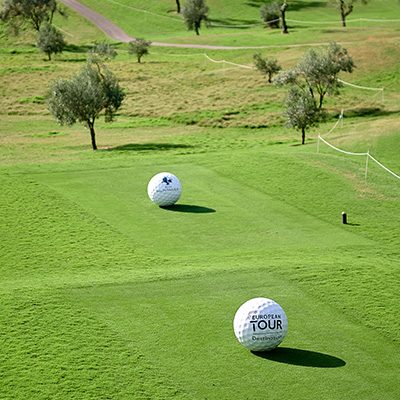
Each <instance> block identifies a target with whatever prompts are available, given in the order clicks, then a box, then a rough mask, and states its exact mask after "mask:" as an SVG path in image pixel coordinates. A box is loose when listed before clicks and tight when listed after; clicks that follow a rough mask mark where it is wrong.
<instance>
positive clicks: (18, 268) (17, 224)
mask: <svg viewBox="0 0 400 400" xmlns="http://www.w3.org/2000/svg"><path fill="white" fill-rule="evenodd" d="M120 2H123V0H120ZM139 3H140V4H139ZM254 3H255V2H254ZM88 4H89V2H88ZM92 4H93V5H95V4H94V2H93V3H92ZM106 4H108V7H109V8H107V7H106ZM232 4H233V5H236V8H234V7H232V8H230V7H227V5H226V2H217V1H214V2H211V1H210V7H211V6H212V7H213V9H214V11H213V15H212V17H213V18H214V19H215V20H217V19H224V20H225V21H223V22H228V23H233V22H236V20H237V19H239V18H240V19H242V22H243V21H244V20H249V21H253V20H254V21H255V20H256V19H257V18H258V7H252V6H251V5H249V4H248V5H246V4H245V3H243V2H232ZM293 4H294V5H295V6H297V7H298V9H297V10H296V11H294V10H293V15H297V16H299V17H304V18H305V17H306V15H307V16H309V15H312V18H313V19H314V20H320V19H322V18H323V17H325V16H326V17H328V16H330V17H331V16H333V10H332V9H330V8H328V7H325V3H324V4H319V3H318V2H293ZM306 4H308V7H307V8H305V7H304V6H305V5H306ZM390 4H392V3H390ZM390 4H389V3H388V2H380V5H381V8H380V10H379V13H378V12H377V11H376V7H378V6H377V5H376V4H375V5H373V4H372V2H371V3H370V5H368V6H367V7H361V6H360V7H358V6H357V8H356V11H357V16H360V15H362V16H364V17H365V16H371V15H374V16H377V17H381V18H389V16H390V18H395V16H396V15H397V14H395V11H393V8H392V9H391V10H392V11H391V13H390V11H389V8H390V7H389V6H390ZM130 5H132V6H140V7H144V6H146V7H148V8H147V10H148V11H151V12H156V13H164V12H167V11H168V10H170V9H173V8H174V5H175V2H173V1H172V2H171V1H168V2H167V1H166V0H165V1H162V2H154V1H149V2H146V4H145V5H143V4H142V2H130ZM317 5H318V7H317ZM96 6H99V7H100V6H101V7H102V11H103V12H104V13H107V14H108V16H109V17H111V18H114V17H115V16H118V18H120V22H121V23H123V24H128V18H129V22H130V25H131V29H132V30H131V31H129V32H130V33H132V34H136V32H139V33H143V34H144V33H146V32H147V31H146V30H145V29H150V26H151V27H152V29H153V27H154V25H156V24H157V21H158V20H157V19H156V17H154V19H151V20H150V18H152V17H150V16H151V15H152V14H148V18H149V21H152V23H153V24H152V25H146V22H145V21H144V20H143V18H140V17H137V15H140V14H137V15H136V14H128V13H126V12H125V15H124V16H123V17H122V16H119V14H118V13H119V7H116V5H115V4H114V5H113V3H111V2H98V3H96ZM311 6H315V7H311ZM374 7H375V9H374ZM224 10H226V11H227V12H226V13H225V12H224ZM214 13H215V14H214ZM168 15H171V16H172V17H174V18H175V16H174V14H173V12H170V13H169V14H168ZM354 17H356V14H354ZM399 18H400V17H399ZM296 19H297V17H296ZM166 21H167V20H166ZM174 23H175V22H174ZM57 25H58V26H60V27H62V29H63V30H65V31H66V32H68V31H70V32H72V33H73V35H74V37H73V38H72V37H67V40H68V41H69V42H70V46H69V48H68V49H67V51H66V52H64V53H63V54H62V55H58V56H57V57H55V60H54V61H52V62H48V61H46V60H45V57H44V56H43V55H41V54H40V53H38V51H37V50H36V49H35V48H34V47H33V46H32V43H33V41H34V36H33V35H31V34H30V33H29V32H27V33H26V34H25V35H24V36H22V37H21V38H20V39H18V40H16V39H15V40H14V39H13V38H11V37H9V38H4V37H3V38H2V39H1V44H2V50H1V58H0V71H1V74H0V91H1V92H0V93H1V98H0V118H1V125H0V185H1V187H2V190H1V191H0V202H1V204H2V207H1V208H0V218H1V221H2V223H1V224H0V235H1V237H2V240H1V241H0V254H1V256H0V272H1V276H2V279H1V281H0V288H1V290H0V293H1V296H0V299H1V300H0V301H1V304H2V307H1V309H0V321H1V322H0V324H1V329H0V341H1V343H2V349H3V351H2V352H1V356H0V358H1V360H0V361H1V362H0V381H1V385H0V397H1V398H2V399H13V400H14V399H26V398H32V399H43V398H76V399H100V398H110V399H146V398H147V399H148V398H151V399H167V398H168V399H169V398H182V399H190V398H192V399H200V398H209V399H232V398H253V397H262V398H264V397H271V398H296V399H299V400H302V399H307V400H308V399H310V398H329V399H333V400H335V399H338V400H339V399H340V400H341V399H343V398H357V399H362V400H369V399H371V400H372V399H376V398H380V399H385V400H386V399H387V400H393V399H396V398H398V397H399V395H400V387H399V385H398V383H397V380H398V379H397V376H398V359H399V340H400V336H399V332H400V329H399V328H400V327H399V312H398V310H399V306H400V304H399V298H398V292H399V290H400V287H399V282H400V279H399V278H400V277H399V269H398V258H399V255H400V254H399V247H398V243H399V239H400V231H399V226H400V219H399V218H400V217H399V212H398V210H399V199H400V185H399V182H398V180H396V178H394V177H392V176H391V175H390V174H388V173H387V172H385V171H384V170H383V169H382V168H380V167H379V166H378V165H376V164H374V163H373V162H372V161H370V163H369V169H368V178H367V180H365V165H366V159H365V157H351V156H346V155H341V154H339V153H337V152H335V151H334V150H332V149H330V148H328V147H326V146H323V145H322V144H320V147H319V153H317V135H318V134H322V135H324V134H326V133H327V132H328V131H329V130H330V128H331V127H332V126H333V124H334V123H335V122H336V120H337V117H338V115H339V113H340V111H341V109H342V108H343V109H344V115H345V117H344V122H343V125H341V124H340V125H339V126H338V128H337V129H336V130H335V131H334V132H332V133H331V134H330V135H329V136H328V137H327V139H328V140H329V141H330V142H332V143H333V144H334V145H335V146H338V147H340V148H343V149H345V150H348V151H353V152H365V151H368V150H369V151H370V152H371V154H373V155H374V156H375V157H377V158H378V159H379V160H380V161H382V162H384V164H385V165H387V166H388V167H389V168H391V169H393V170H394V171H395V172H397V173H399V171H400V158H399V154H398V151H397V148H398V145H399V130H400V126H399V122H398V116H399V108H398V104H399V103H398V100H399V93H400V81H399V80H398V73H399V71H398V65H399V64H398V63H399V54H398V52H396V51H394V49H396V48H397V47H396V46H397V45H398V27H397V26H392V25H388V26H387V27H382V26H376V25H373V24H372V23H371V25H369V27H370V28H369V30H366V29H363V28H362V27H360V26H358V27H353V26H352V25H349V28H348V29H347V30H346V31H345V32H342V31H341V30H339V29H336V28H335V30H333V31H330V32H326V29H325V28H318V27H315V26H313V27H312V28H310V27H301V28H300V27H299V29H298V31H297V30H296V31H293V35H292V34H290V37H289V38H288V39H286V38H283V37H282V35H280V34H275V33H273V32H266V31H265V30H261V28H254V29H253V28H252V29H251V30H249V31H241V30H236V31H235V30H228V29H222V28H221V29H220V28H218V29H220V30H219V31H215V32H220V33H218V35H215V39H214V38H212V37H211V35H210V34H209V33H206V34H205V35H204V39H201V40H203V41H204V42H205V41H206V40H208V39H209V40H210V43H211V42H212V41H214V40H215V42H217V39H218V38H219V39H218V41H219V42H220V43H225V44H233V43H235V40H236V41H237V42H238V43H240V42H244V41H243V38H244V36H245V35H247V37H246V43H249V42H251V44H258V43H260V36H258V34H263V35H264V34H267V35H268V36H271V37H272V36H273V37H274V38H275V39H274V40H276V43H279V44H280V45H281V44H285V43H286V42H285V41H286V40H287V43H288V44H289V43H294V42H298V43H302V44H304V46H301V47H289V46H285V47H274V48H269V49H265V50H263V54H264V55H269V56H274V57H277V58H278V60H279V61H280V63H281V64H282V66H283V67H284V68H290V67H292V66H293V65H294V64H295V63H296V62H297V60H298V59H299V58H300V57H301V56H302V55H303V54H304V52H305V51H306V50H307V49H308V48H309V45H307V43H309V42H310V38H312V41H325V40H327V39H332V38H335V39H336V40H338V41H343V42H346V43H347V44H346V45H345V46H346V47H348V49H349V51H350V53H351V54H352V55H353V57H354V60H355V63H356V65H357V68H356V70H355V71H354V73H353V74H352V75H347V76H345V75H343V76H341V77H342V79H344V80H346V81H350V82H352V83H356V84H360V85H367V86H373V87H381V86H382V87H384V88H385V91H384V99H383V100H382V97H381V95H380V93H377V94H375V92H367V91H361V90H358V89H352V88H349V87H344V88H343V89H342V90H341V93H340V95H339V96H337V97H328V98H327V102H326V109H327V110H328V111H329V118H328V120H327V122H326V123H324V124H322V125H321V126H320V127H318V128H313V129H312V130H310V131H309V132H308V140H307V144H306V145H305V146H299V145H298V144H299V134H298V132H296V131H294V130H290V129H288V128H287V127H285V126H284V119H283V116H282V103H283V101H284V98H285V89H278V88H276V87H274V86H270V85H267V84H266V82H265V78H263V77H262V76H261V75H259V74H258V73H257V71H253V70H248V69H242V68H234V67H232V66H229V67H228V66H227V65H225V66H222V65H221V64H215V63H212V62H210V61H207V59H206V58H205V57H204V55H203V54H202V53H203V51H199V50H194V49H193V50H191V49H187V50H182V49H180V50H179V49H168V48H166V49H162V48H151V49H150V55H149V56H147V57H146V58H144V63H143V65H139V64H137V63H136V62H135V60H134V59H133V58H131V57H130V56H128V54H127V51H126V50H127V48H126V45H122V44H118V47H117V48H118V52H119V55H118V56H117V58H116V59H115V60H113V61H112V62H110V63H109V66H110V68H111V70H112V71H113V72H115V73H116V75H117V76H118V77H119V79H120V81H121V85H122V86H123V87H124V88H125V90H126V94H127V98H126V101H125V103H124V106H123V108H122V109H121V110H120V112H119V115H118V116H117V119H116V121H115V122H114V123H113V124H105V123H104V122H102V121H101V120H99V121H98V122H97V123H96V129H97V133H98V143H99V147H100V150H99V151H97V152H93V151H91V150H90V144H89V140H88V139H89V138H88V133H87V131H86V130H85V129H84V128H83V127H82V126H80V125H75V126H73V127H64V126H58V125H57V124H56V123H55V122H54V121H53V120H52V119H51V116H50V115H49V113H48V111H47V109H46V104H45V97H46V92H47V90H48V86H49V83H50V81H52V80H53V79H57V78H58V77H67V76H70V75H71V74H73V73H74V72H76V71H77V70H78V69H79V68H80V67H81V66H82V65H83V64H84V62H85V59H86V52H87V50H88V48H89V47H90V46H91V44H92V43H93V42H94V41H96V40H101V39H102V38H103V35H102V33H100V32H98V31H97V30H95V29H94V28H93V27H92V26H91V25H90V24H88V23H86V22H84V21H83V20H82V19H81V18H79V17H77V16H76V15H74V14H71V15H70V18H69V19H68V20H67V21H64V20H60V21H57ZM157 26H158V28H157V31H158V32H155V33H154V36H153V37H152V38H156V37H160V38H164V39H165V40H169V39H170V38H171V37H173V35H176V38H177V40H180V41H186V40H187V41H193V39H195V38H194V36H192V34H191V33H190V34H189V35H188V34H187V32H186V31H185V30H184V28H181V27H179V29H178V28H173V29H172V28H171V31H168V30H166V29H164V26H162V25H157ZM174 26H175V25H174ZM174 29H175V30H174ZM213 29H214V28H213ZM149 32H150V31H149ZM205 32H206V31H205V30H204V31H202V36H203V33H205ZM249 32H251V34H249ZM368 36H370V40H364V39H366V38H367V37H368ZM359 39H363V41H362V42H357V43H353V42H355V41H357V40H359ZM254 51H255V50H240V51H208V52H207V53H208V54H209V55H210V57H212V58H213V59H215V60H222V59H226V60H228V61H232V62H236V63H239V64H247V65H251V64H252V55H253V53H254ZM3 56H4V57H3ZM371 59H373V60H374V62H373V63H372V62H371ZM162 170H168V171H171V172H173V173H175V174H177V175H178V176H179V178H180V179H181V181H182V184H183V194H182V198H181V199H180V201H179V205H180V206H179V207H176V208H175V210H163V209H159V208H157V207H155V206H154V205H153V204H151V203H150V201H149V200H148V198H147V194H146V185H147V182H148V180H149V179H150V177H151V176H152V175H153V174H155V173H157V172H160V171H162ZM200 211H201V212H200ZM342 211H346V212H347V213H348V219H349V224H348V225H347V226H344V225H342V224H341V212H342ZM255 296H265V297H271V298H274V299H275V300H277V301H278V302H280V303H281V305H282V306H283V307H284V309H285V311H286V312H287V314H288V317H289V334H288V337H287V338H286V340H285V341H284V343H283V344H282V348H283V349H282V350H280V351H279V350H278V351H276V352H274V353H271V354H270V355H263V356H260V355H255V354H252V353H250V352H248V351H246V350H245V349H244V348H241V347H240V345H239V344H238V343H237V342H236V339H235V338H234V335H233V331H232V319H233V315H234V313H235V311H236V309H237V308H238V307H239V305H240V304H241V303H242V302H244V301H245V300H247V299H249V298H251V297H255Z"/></svg>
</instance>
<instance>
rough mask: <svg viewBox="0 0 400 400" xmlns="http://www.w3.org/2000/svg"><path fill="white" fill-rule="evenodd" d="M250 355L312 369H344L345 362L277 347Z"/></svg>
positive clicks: (305, 351)
mask: <svg viewBox="0 0 400 400" xmlns="http://www.w3.org/2000/svg"><path fill="white" fill-rule="evenodd" d="M252 353H253V354H254V355H255V356H257V357H261V358H265V359H266V360H270V361H276V362H280V363H283V364H291V365H298V366H302V367H313V368H339V367H344V366H345V365H346V362H345V361H344V360H342V359H341V358H338V357H335V356H331V355H329V354H324V353H319V352H317V351H310V350H301V349H293V348H290V347H277V348H276V349H274V350H272V351H268V352H267V351H264V352H259V351H252Z"/></svg>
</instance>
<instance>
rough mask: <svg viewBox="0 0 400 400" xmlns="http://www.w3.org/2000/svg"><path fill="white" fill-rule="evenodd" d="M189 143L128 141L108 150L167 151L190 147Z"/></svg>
mask: <svg viewBox="0 0 400 400" xmlns="http://www.w3.org/2000/svg"><path fill="white" fill-rule="evenodd" d="M192 147H193V146H191V145H188V144H174V143H128V144H124V145H121V146H116V147H111V148H109V149H107V151H166V150H173V149H190V148H192Z"/></svg>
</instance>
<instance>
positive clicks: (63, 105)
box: [48, 62, 125, 150]
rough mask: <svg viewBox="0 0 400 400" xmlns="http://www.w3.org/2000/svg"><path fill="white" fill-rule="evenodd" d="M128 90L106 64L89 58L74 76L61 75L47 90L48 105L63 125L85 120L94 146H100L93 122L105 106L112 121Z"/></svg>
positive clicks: (84, 122)
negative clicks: (121, 85)
mask: <svg viewBox="0 0 400 400" xmlns="http://www.w3.org/2000/svg"><path fill="white" fill-rule="evenodd" d="M124 97H125V94H124V92H123V90H122V89H121V87H120V86H119V84H118V81H117V79H116V77H115V76H114V74H113V73H112V72H111V71H109V70H108V69H107V67H105V66H104V65H101V64H96V63H93V62H88V63H87V64H86V65H85V66H84V67H83V68H82V70H81V71H80V72H79V73H78V74H76V75H75V76H73V77H72V78H71V79H59V80H57V81H56V82H54V83H53V85H52V86H51V88H50V90H49V94H48V107H49V110H50V112H51V113H52V114H53V116H54V117H55V119H56V120H57V121H58V122H59V123H60V124H61V125H73V124H75V123H76V122H82V123H83V124H84V126H86V127H87V128H88V129H89V131H90V137H91V143H92V148H93V150H97V144H96V134H95V130H94V124H95V121H96V119H98V117H99V115H100V113H101V112H102V111H103V110H104V113H105V121H106V122H111V121H112V120H113V118H114V115H115V113H116V112H117V110H118V109H119V107H120V106H121V104H122V101H123V99H124Z"/></svg>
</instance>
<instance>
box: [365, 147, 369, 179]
mask: <svg viewBox="0 0 400 400" xmlns="http://www.w3.org/2000/svg"><path fill="white" fill-rule="evenodd" d="M368 159H369V150H368V152H367V160H366V162H365V182H367V178H368Z"/></svg>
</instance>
